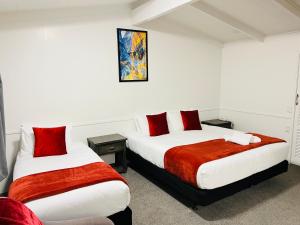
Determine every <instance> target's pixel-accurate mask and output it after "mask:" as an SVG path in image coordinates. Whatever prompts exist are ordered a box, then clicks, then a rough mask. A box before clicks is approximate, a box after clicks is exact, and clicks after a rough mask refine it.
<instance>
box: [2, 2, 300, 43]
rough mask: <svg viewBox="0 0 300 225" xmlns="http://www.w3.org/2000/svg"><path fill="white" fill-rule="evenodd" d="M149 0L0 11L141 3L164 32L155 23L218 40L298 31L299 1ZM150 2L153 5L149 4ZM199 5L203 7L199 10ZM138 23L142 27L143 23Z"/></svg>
mask: <svg viewBox="0 0 300 225" xmlns="http://www.w3.org/2000/svg"><path fill="white" fill-rule="evenodd" d="M149 1H150V0H0V13H6V12H16V11H26V10H41V9H58V8H68V7H88V6H90V7H92V6H99V5H100V6H101V5H113V4H128V5H130V6H131V8H132V9H133V11H134V10H135V9H136V8H139V7H141V8H143V4H145V6H146V9H144V11H143V13H144V14H147V13H148V12H149V13H150V14H151V13H154V14H155V13H156V12H158V13H160V15H159V16H157V17H156V16H154V17H153V18H151V19H150V23H149V21H146V22H148V26H147V28H148V29H156V28H157V27H160V29H162V27H165V28H164V32H168V26H158V25H159V24H160V23H161V24H163V23H164V24H166V23H173V24H178V26H179V27H180V30H181V31H179V32H181V33H182V30H185V29H184V27H186V30H187V31H189V32H191V33H193V36H195V34H199V37H200V36H203V34H204V36H206V37H210V38H212V39H215V40H217V41H219V42H222V43H225V42H231V41H237V40H242V39H247V38H253V39H256V40H258V41H262V40H263V38H264V37H266V36H268V35H276V34H282V33H288V32H294V31H300V0H198V1H197V0H193V1H188V0H176V2H177V3H178V2H183V4H182V6H180V7H176V9H174V10H169V11H167V12H166V13H163V12H161V9H163V7H166V6H167V5H168V4H170V5H172V4H173V5H174V2H175V0H151V1H152V2H149ZM173 1H174V2H173ZM153 2H156V4H152V3H153ZM184 2H189V4H184ZM278 2H280V3H278ZM147 3H150V4H147ZM162 3H163V4H162ZM286 4H287V5H288V6H286ZM148 6H149V7H152V8H150V9H151V10H152V11H151V10H147V7H148ZM203 6H204V8H206V10H203ZM155 7H156V8H155ZM207 8H208V11H207ZM153 10H154V11H153ZM211 12H213V13H211ZM144 14H143V15H144ZM151 24H152V27H151ZM133 25H135V24H133ZM138 25H140V26H143V24H138ZM144 25H145V24H144ZM170 32H172V33H174V32H176V29H174V28H173V29H171V28H170Z"/></svg>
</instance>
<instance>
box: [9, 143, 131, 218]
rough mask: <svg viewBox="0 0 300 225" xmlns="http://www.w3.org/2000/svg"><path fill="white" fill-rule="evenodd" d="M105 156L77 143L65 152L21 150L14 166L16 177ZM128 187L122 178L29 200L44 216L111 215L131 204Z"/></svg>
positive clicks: (73, 165) (41, 215) (37, 212)
mask: <svg viewBox="0 0 300 225" xmlns="http://www.w3.org/2000/svg"><path fill="white" fill-rule="evenodd" d="M101 161H102V159H101V158H100V157H99V156H98V155H97V154H96V153H94V152H93V151H92V150H91V149H90V148H89V147H88V146H86V145H84V144H81V143H78V144H74V145H73V146H72V151H71V153H68V154H66V155H62V156H50V157H39V158H34V157H32V155H31V154H27V153H24V152H22V151H20V153H19V155H18V157H17V161H16V164H15V168H14V178H13V179H14V180H15V179H17V178H20V177H23V176H26V175H30V174H35V173H39V172H45V171H51V170H57V169H63V168H71V167H76V166H81V165H85V164H88V163H93V162H101ZM129 201H130V192H129V188H128V186H127V185H126V184H124V183H123V182H122V181H109V182H103V183H99V184H95V185H91V186H87V187H83V188H78V189H75V190H72V191H68V192H65V193H62V194H57V195H53V196H51V197H46V198H42V199H38V200H34V201H30V202H28V203H26V206H27V207H29V208H30V209H31V210H32V211H33V212H34V213H35V214H36V215H37V216H38V217H39V218H40V219H42V220H44V221H45V220H47V221H51V220H61V219H73V218H82V217H90V216H105V217H106V216H110V215H112V214H114V213H117V212H120V211H123V210H124V209H125V208H126V207H127V206H128V204H129Z"/></svg>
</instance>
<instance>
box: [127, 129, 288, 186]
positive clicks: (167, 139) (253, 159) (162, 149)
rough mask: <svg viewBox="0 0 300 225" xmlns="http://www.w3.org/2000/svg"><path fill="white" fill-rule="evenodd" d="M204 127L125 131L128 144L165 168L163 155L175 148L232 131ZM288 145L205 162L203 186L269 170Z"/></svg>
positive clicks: (200, 173) (199, 176) (200, 182)
mask: <svg viewBox="0 0 300 225" xmlns="http://www.w3.org/2000/svg"><path fill="white" fill-rule="evenodd" d="M202 128H203V130H193V131H178V132H176V133H171V134H167V135H161V136H157V137H150V136H146V135H143V134H141V133H138V132H132V133H126V134H124V135H125V136H126V137H127V138H128V141H127V145H128V147H129V148H130V149H131V150H132V151H134V152H135V153H137V154H139V155H140V156H142V157H143V158H144V159H146V160H148V161H149V162H151V163H153V164H155V165H156V166H158V167H160V168H164V155H165V153H166V151H167V150H168V149H170V148H172V147H175V146H179V145H185V144H192V143H197V142H203V141H208V140H213V139H218V138H223V136H224V135H225V134H231V133H232V132H233V130H231V129H226V128H221V127H214V126H208V125H202ZM288 149H289V145H288V144H287V143H276V144H270V145H265V146H262V147H259V148H255V149H252V150H249V151H245V152H242V153H239V154H235V155H232V156H229V157H225V158H222V159H218V160H214V161H210V162H207V163H204V164H202V165H201V166H200V167H199V169H198V172H197V185H198V187H199V188H201V189H214V188H218V187H222V186H225V185H227V184H230V183H233V182H236V181H238V180H241V179H243V178H246V177H248V176H251V175H253V174H255V173H258V172H260V171H263V170H265V169H268V168H270V167H272V166H274V165H276V164H278V163H280V162H282V161H283V160H285V159H286V158H287V155H288Z"/></svg>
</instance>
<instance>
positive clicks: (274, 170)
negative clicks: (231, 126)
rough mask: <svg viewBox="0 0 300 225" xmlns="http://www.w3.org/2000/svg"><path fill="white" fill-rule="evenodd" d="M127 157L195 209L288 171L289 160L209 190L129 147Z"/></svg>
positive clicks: (148, 175) (167, 190)
mask: <svg viewBox="0 0 300 225" xmlns="http://www.w3.org/2000/svg"><path fill="white" fill-rule="evenodd" d="M127 158H128V160H129V166H130V167H131V168H132V169H134V170H136V171H137V172H139V173H140V174H142V175H143V176H145V177H146V178H147V179H149V180H150V181H152V182H153V183H155V184H156V185H157V186H159V187H160V188H162V189H163V190H165V191H166V192H167V193H169V194H170V195H172V196H173V197H174V198H176V199H177V200H179V201H181V202H182V203H183V204H185V205H186V206H188V207H192V208H193V209H196V208H197V206H198V205H201V206H206V205H209V204H211V203H213V202H215V201H217V200H220V199H222V198H225V197H227V196H230V195H233V194H234V193H236V192H239V191H241V190H243V189H246V188H249V187H250V186H252V185H255V184H258V183H260V182H262V181H264V180H267V179H269V178H271V177H274V176H276V175H278V174H281V173H284V172H286V171H288V161H286V160H285V161H282V162H281V163H279V164H277V165H275V166H273V167H271V168H269V169H266V170H264V171H261V172H259V173H256V174H253V175H252V176H250V177H247V178H245V179H242V180H239V181H237V182H234V183H231V184H228V185H226V186H223V187H219V188H215V189H209V190H207V189H200V188H195V187H193V186H191V185H189V184H187V183H185V182H183V181H182V180H180V179H179V178H178V177H177V176H174V175H172V174H170V173H169V172H167V171H166V170H164V169H161V168H159V167H158V166H156V165H154V164H152V163H150V162H149V161H147V160H145V159H144V158H142V157H141V156H140V155H138V154H136V153H134V152H133V151H131V150H130V149H127Z"/></svg>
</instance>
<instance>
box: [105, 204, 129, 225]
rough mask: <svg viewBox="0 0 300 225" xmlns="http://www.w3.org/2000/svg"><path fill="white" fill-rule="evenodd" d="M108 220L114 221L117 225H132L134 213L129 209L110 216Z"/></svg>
mask: <svg viewBox="0 0 300 225" xmlns="http://www.w3.org/2000/svg"><path fill="white" fill-rule="evenodd" d="M108 218H109V219H110V220H111V221H113V222H114V224H115V225H132V211H131V209H130V208H129V207H127V208H126V209H125V210H124V211H121V212H117V213H115V214H113V215H111V216H108Z"/></svg>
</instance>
